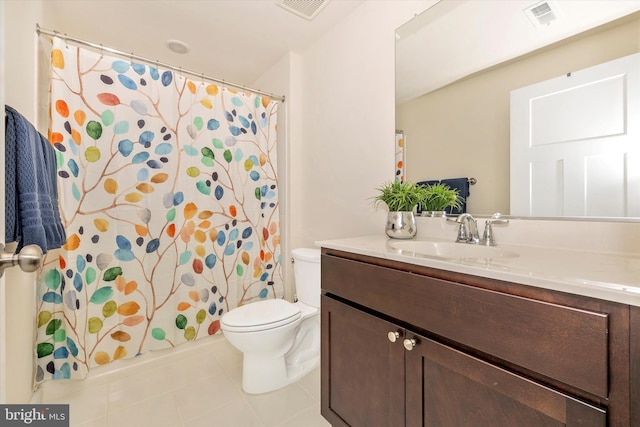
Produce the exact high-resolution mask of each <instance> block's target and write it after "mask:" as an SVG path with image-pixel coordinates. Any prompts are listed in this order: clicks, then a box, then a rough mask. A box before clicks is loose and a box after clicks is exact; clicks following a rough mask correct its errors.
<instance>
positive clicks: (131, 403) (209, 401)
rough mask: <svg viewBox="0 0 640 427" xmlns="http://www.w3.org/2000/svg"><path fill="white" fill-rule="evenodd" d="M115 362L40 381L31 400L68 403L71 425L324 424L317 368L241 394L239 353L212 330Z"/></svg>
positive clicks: (226, 426) (287, 426) (236, 426)
mask: <svg viewBox="0 0 640 427" xmlns="http://www.w3.org/2000/svg"><path fill="white" fill-rule="evenodd" d="M202 341H205V342H204V343H201V342H202ZM183 347H184V348H183ZM155 353H158V354H155ZM132 362H133V363H132ZM118 363H121V364H122V367H119V368H118V369H111V370H110V371H103V372H98V373H97V374H96V371H100V369H102V370H106V369H108V368H106V367H105V368H100V369H97V370H94V371H92V373H91V374H90V375H89V377H88V378H87V379H85V380H83V381H48V382H45V383H44V384H43V385H42V386H41V387H40V390H39V392H38V396H39V399H40V401H41V402H42V403H68V404H69V405H70V408H69V411H70V419H71V426H72V427H98V426H99V427H200V426H203V427H245V426H246V427H327V426H330V425H329V423H328V422H327V421H326V420H325V419H324V418H322V416H321V415H320V369H319V368H318V369H316V370H315V371H313V372H312V373H310V374H309V375H307V376H306V377H304V378H302V379H301V380H300V381H299V382H298V383H296V384H292V385H290V386H288V387H286V388H283V389H281V390H277V391H274V392H271V393H266V394H262V395H249V394H245V393H243V392H242V387H241V383H242V353H240V352H239V351H238V350H236V349H235V348H234V347H233V346H231V345H230V344H229V343H228V342H227V341H226V340H225V339H224V337H223V336H222V335H220V334H218V335H216V336H213V337H209V338H205V339H204V340H199V341H198V342H197V343H189V344H184V345H182V346H179V347H177V348H176V349H172V350H169V351H162V352H151V353H148V354H145V355H142V356H140V357H138V358H136V360H135V361H131V360H125V361H120V362H118Z"/></svg>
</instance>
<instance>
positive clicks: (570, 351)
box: [321, 255, 608, 398]
mask: <svg viewBox="0 0 640 427" xmlns="http://www.w3.org/2000/svg"><path fill="white" fill-rule="evenodd" d="M321 268H322V289H323V291H324V292H327V293H330V294H334V295H337V296H340V297H342V298H345V299H347V300H350V301H353V302H355V303H356V304H360V305H362V306H365V307H368V308H370V309H372V310H375V311H377V312H380V313H383V314H385V315H387V316H390V317H392V318H394V319H402V321H403V322H406V323H408V324H410V325H413V326H415V327H417V328H420V329H423V330H425V331H428V332H430V333H432V334H435V335H438V336H441V337H444V338H446V339H448V340H452V341H455V342H458V343H460V344H462V345H465V346H469V347H471V348H474V349H476V350H478V351H479V352H482V353H486V354H489V355H492V356H495V357H497V358H500V359H502V360H504V361H507V362H509V363H513V364H515V365H518V366H521V367H523V368H525V369H529V370H532V371H535V372H537V373H539V374H542V375H544V376H547V377H550V378H553V379H555V380H558V381H561V382H564V383H565V384H568V385H570V386H574V387H577V388H579V389H581V390H584V391H586V392H589V393H592V394H594V395H596V396H600V397H603V398H607V395H608V315H607V314H605V313H597V312H591V311H585V310H580V309H574V308H571V307H566V306H561V305H556V304H551V303H547V302H542V301H538V300H533V299H528V298H522V297H518V296H514V295H509V294H505V293H500V292H495V291H491V290H487V289H482V288H477V287H473V286H469V285H464V284H460V283H454V282H449V281H446V280H441V279H435V278H432V277H427V276H422V275H417V274H413V273H408V272H403V271H399V270H394V269H392V268H387V267H380V266H375V265H371V264H368V263H364V262H359V261H353V260H347V259H343V258H339V257H335V256H331V255H323V256H322V264H321Z"/></svg>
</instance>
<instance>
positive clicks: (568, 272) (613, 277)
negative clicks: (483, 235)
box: [316, 235, 640, 307]
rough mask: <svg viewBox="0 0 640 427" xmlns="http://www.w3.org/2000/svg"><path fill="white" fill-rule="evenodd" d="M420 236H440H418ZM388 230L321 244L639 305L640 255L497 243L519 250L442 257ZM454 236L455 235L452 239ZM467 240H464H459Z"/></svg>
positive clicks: (442, 268) (425, 238) (321, 243)
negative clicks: (419, 250)
mask: <svg viewBox="0 0 640 427" xmlns="http://www.w3.org/2000/svg"><path fill="white" fill-rule="evenodd" d="M417 240H430V241H442V242H444V241H445V240H442V239H438V238H429V237H420V238H417ZM394 241H397V240H395V239H389V238H388V237H386V236H385V235H376V236H365V237H355V238H346V239H339V240H324V241H319V242H316V244H317V245H318V246H320V247H323V248H329V249H336V250H340V251H345V252H353V253H357V254H360V255H368V256H372V257H376V258H383V259H389V260H394V261H400V262H405V263H409V264H416V265H422V266H426V267H432V268H438V269H441V270H449V271H455V272H458V273H465V274H470V275H474V276H481V277H487V278H491V279H498V280H505V281H510V282H515V283H521V284H524V285H531V286H537V287H540V288H545V289H553V290H557V291H561V292H567V293H571V294H577V295H583V296H588V297H593V298H599V299H603V300H608V301H614V302H619V303H623V304H629V305H634V306H639V307H640V256H638V255H635V254H627V253H622V254H621V253H604V252H601V253H598V252H593V251H589V252H587V251H579V250H568V249H556V248H540V247H529V246H518V245H511V244H499V245H498V247H499V248H500V249H503V250H506V251H513V252H516V253H518V255H519V256H517V257H514V258H497V259H491V260H469V259H465V260H462V259H458V260H456V259H442V258H438V257H430V256H425V255H418V254H414V253H411V252H409V251H406V250H404V251H403V250H400V249H394V248H393V247H391V246H390V245H389V243H390V242H394ZM448 242H451V240H448ZM459 244H460V245H464V243H459Z"/></svg>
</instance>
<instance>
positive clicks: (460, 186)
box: [418, 178, 470, 215]
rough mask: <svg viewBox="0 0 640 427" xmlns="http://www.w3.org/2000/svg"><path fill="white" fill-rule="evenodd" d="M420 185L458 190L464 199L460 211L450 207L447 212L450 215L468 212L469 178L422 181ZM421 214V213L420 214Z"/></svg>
mask: <svg viewBox="0 0 640 427" xmlns="http://www.w3.org/2000/svg"><path fill="white" fill-rule="evenodd" d="M418 184H419V185H433V184H445V185H447V186H449V187H450V188H453V189H454V190H458V195H459V196H460V197H461V198H462V203H461V207H460V209H451V208H450V207H449V208H447V209H446V210H445V212H446V213H448V214H453V215H459V214H461V213H465V212H466V211H467V197H469V194H470V193H469V179H468V178H451V179H443V180H440V181H438V180H437V179H436V180H430V181H420V182H418ZM418 213H420V212H418Z"/></svg>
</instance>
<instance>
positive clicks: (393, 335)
mask: <svg viewBox="0 0 640 427" xmlns="http://www.w3.org/2000/svg"><path fill="white" fill-rule="evenodd" d="M387 338H389V341H391V342H396V340H397V339H398V338H400V332H397V331H396V332H389V333H388V334H387Z"/></svg>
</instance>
